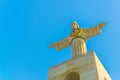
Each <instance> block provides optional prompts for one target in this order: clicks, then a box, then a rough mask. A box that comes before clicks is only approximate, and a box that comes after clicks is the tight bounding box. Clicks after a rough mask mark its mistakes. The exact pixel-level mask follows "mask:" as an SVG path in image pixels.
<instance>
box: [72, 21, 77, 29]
mask: <svg viewBox="0 0 120 80" xmlns="http://www.w3.org/2000/svg"><path fill="white" fill-rule="evenodd" d="M77 29H78V24H77V22H73V23H72V30H77Z"/></svg>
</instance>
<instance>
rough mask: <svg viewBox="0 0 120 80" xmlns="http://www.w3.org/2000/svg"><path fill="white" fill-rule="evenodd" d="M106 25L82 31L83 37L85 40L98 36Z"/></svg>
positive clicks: (102, 24)
mask: <svg viewBox="0 0 120 80" xmlns="http://www.w3.org/2000/svg"><path fill="white" fill-rule="evenodd" d="M105 25H106V23H101V24H99V25H97V26H94V27H92V28H88V29H83V36H84V37H85V38H86V40H87V39H89V38H91V37H93V36H95V35H98V34H100V33H101V28H103V27H105Z"/></svg>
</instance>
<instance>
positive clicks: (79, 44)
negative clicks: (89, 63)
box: [49, 22, 106, 58]
mask: <svg viewBox="0 0 120 80" xmlns="http://www.w3.org/2000/svg"><path fill="white" fill-rule="evenodd" d="M105 25H106V23H101V24H99V25H97V26H94V27H92V28H87V29H82V28H81V27H79V25H78V23H77V22H72V33H71V34H70V35H69V36H68V37H67V38H65V39H63V40H61V41H59V42H56V43H53V44H51V45H50V46H49V48H54V47H55V48H57V50H61V49H63V48H66V47H68V46H71V45H72V48H73V58H75V57H78V56H81V55H82V54H85V53H86V45H85V42H86V41H87V40H88V39H89V38H91V37H93V36H95V35H98V34H100V33H101V28H103V27H104V26H105Z"/></svg>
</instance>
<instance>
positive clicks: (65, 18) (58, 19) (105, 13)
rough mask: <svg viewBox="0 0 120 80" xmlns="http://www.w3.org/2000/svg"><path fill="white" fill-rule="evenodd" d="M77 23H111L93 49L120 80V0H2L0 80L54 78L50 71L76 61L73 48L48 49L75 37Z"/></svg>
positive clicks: (84, 25) (91, 43) (90, 44)
mask: <svg viewBox="0 0 120 80" xmlns="http://www.w3.org/2000/svg"><path fill="white" fill-rule="evenodd" d="M72 21H77V22H78V23H79V25H80V26H81V27H82V28H90V27H92V26H95V25H97V24H99V23H101V22H107V23H108V24H107V26H106V27H105V28H104V29H103V30H102V34H101V35H98V36H95V37H93V38H91V39H89V40H88V41H87V48H88V52H89V51H91V50H94V51H95V52H96V54H97V56H98V57H99V59H100V60H101V61H102V63H103V65H104V66H105V68H106V70H107V71H108V73H109V74H110V76H111V77H112V79H113V80H120V77H119V75H120V62H119V61H120V53H119V52H120V31H119V30H120V1H119V0H0V80H48V68H50V67H52V66H54V65H57V64H59V63H62V62H64V61H66V60H69V59H71V47H69V48H66V49H63V50H62V51H59V52H58V51H56V50H55V49H49V48H48V46H49V45H50V44H51V43H53V42H56V41H59V40H61V39H63V38H65V37H66V36H68V35H69V34H70V32H71V31H72V30H71V22H72Z"/></svg>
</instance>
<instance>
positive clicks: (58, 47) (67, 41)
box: [49, 37, 72, 50]
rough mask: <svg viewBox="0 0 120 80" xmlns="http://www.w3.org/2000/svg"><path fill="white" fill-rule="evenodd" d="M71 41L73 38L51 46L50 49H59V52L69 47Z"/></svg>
mask: <svg viewBox="0 0 120 80" xmlns="http://www.w3.org/2000/svg"><path fill="white" fill-rule="evenodd" d="M71 40H72V37H67V38H65V39H64V40H61V41H59V42H56V43H53V44H51V45H50V46H49V48H54V47H55V48H57V50H61V49H63V48H65V47H68V46H70V45H71Z"/></svg>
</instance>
